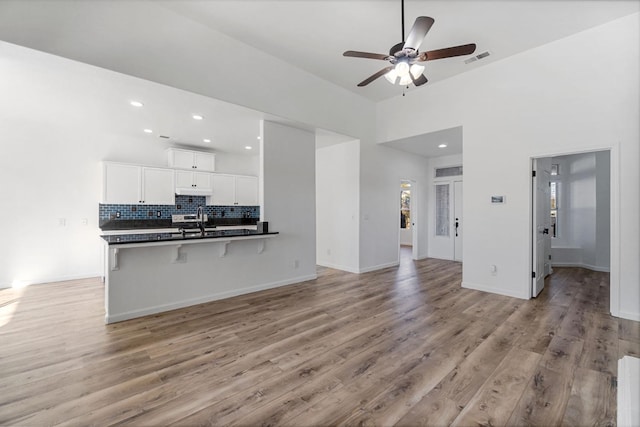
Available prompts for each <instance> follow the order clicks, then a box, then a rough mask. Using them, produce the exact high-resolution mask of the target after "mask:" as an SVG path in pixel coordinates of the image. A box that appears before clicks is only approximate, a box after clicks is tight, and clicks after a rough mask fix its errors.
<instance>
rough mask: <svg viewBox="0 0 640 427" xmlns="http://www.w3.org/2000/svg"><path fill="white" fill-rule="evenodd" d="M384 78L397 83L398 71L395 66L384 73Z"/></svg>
mask: <svg viewBox="0 0 640 427" xmlns="http://www.w3.org/2000/svg"><path fill="white" fill-rule="evenodd" d="M384 78H385V79H387V81H388V82H389V83H391V84H392V85H394V84H396V80H398V72H397V71H396V69H395V68H393V69H392V70H391V71H389V72H388V73H387V74H385V75H384Z"/></svg>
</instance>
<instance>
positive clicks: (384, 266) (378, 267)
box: [358, 261, 400, 273]
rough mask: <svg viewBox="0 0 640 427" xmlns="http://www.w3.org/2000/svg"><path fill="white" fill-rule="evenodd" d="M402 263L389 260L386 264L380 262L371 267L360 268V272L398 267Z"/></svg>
mask: <svg viewBox="0 0 640 427" xmlns="http://www.w3.org/2000/svg"><path fill="white" fill-rule="evenodd" d="M398 265H400V263H399V262H398V261H394V262H388V263H386V264H378V265H374V266H371V267H365V268H361V269H359V270H358V273H369V272H370V271H376V270H382V269H383V268H389V267H397V266H398Z"/></svg>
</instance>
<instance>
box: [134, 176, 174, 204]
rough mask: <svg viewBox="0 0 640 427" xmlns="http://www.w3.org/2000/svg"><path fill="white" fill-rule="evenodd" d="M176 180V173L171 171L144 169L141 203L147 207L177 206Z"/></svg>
mask: <svg viewBox="0 0 640 427" xmlns="http://www.w3.org/2000/svg"><path fill="white" fill-rule="evenodd" d="M174 179H175V177H174V172H173V171H172V170H171V169H161V168H149V167H143V168H142V190H141V192H140V196H141V198H140V200H141V203H144V204H147V205H173V204H175V202H176V197H175V194H176V193H175V180H174Z"/></svg>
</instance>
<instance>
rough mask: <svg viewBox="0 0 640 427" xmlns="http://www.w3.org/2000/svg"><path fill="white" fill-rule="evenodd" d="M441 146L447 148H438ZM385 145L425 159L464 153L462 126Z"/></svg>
mask: <svg viewBox="0 0 640 427" xmlns="http://www.w3.org/2000/svg"><path fill="white" fill-rule="evenodd" d="M440 144H444V145H446V147H442V148H441V147H438V146H439V145H440ZM383 145H386V146H388V147H391V148H395V149H396V150H402V151H406V152H408V153H413V154H417V155H419V156H423V157H441V156H449V155H453V154H460V153H462V126H457V127H454V128H450V129H443V130H439V131H436V132H431V133H425V134H423V135H416V136H411V137H409V138H403V139H398V140H395V141H389V142H385V143H383Z"/></svg>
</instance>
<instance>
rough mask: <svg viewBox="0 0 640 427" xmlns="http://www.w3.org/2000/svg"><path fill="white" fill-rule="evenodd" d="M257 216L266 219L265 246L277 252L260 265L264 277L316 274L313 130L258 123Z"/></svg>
mask: <svg viewBox="0 0 640 427" xmlns="http://www.w3.org/2000/svg"><path fill="white" fill-rule="evenodd" d="M261 127H262V130H261V134H262V139H261V144H260V152H261V157H262V170H261V173H260V183H261V186H262V192H261V193H262V194H263V195H264V200H263V205H262V211H261V218H262V220H263V221H268V222H269V230H270V231H278V232H280V234H279V235H278V236H277V237H276V238H272V239H271V240H270V241H269V242H268V245H269V248H270V250H271V251H273V252H274V253H275V254H276V255H275V258H272V262H271V263H270V265H263V266H261V268H264V271H263V272H261V274H262V277H263V280H264V281H265V282H273V281H280V282H288V283H293V282H294V281H302V280H309V279H313V278H315V277H316V245H315V238H316V198H315V189H316V172H315V135H314V134H313V133H311V132H307V131H304V130H301V129H296V128H292V127H289V126H285V125H282V124H279V123H273V122H269V121H264V122H262V125H261Z"/></svg>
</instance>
